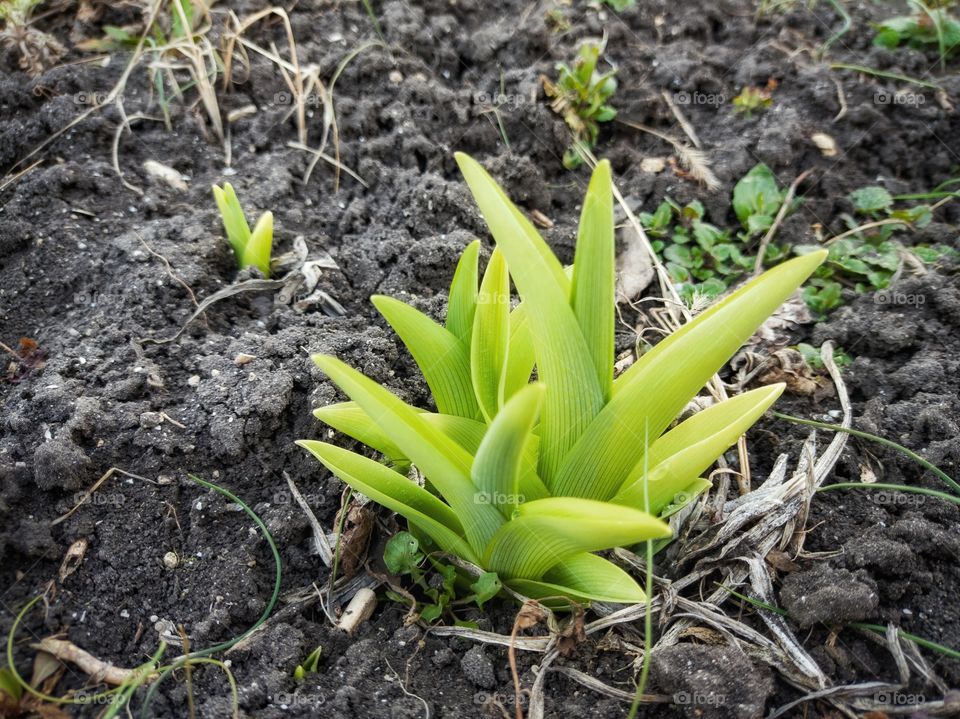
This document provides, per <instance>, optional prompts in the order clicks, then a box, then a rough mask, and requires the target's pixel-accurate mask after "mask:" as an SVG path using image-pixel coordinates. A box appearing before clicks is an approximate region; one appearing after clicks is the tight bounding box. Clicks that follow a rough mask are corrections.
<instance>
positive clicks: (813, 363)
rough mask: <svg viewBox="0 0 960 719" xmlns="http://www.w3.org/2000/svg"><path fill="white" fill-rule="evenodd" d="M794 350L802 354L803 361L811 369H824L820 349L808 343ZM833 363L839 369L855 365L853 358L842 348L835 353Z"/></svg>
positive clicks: (799, 345) (801, 344) (803, 343)
mask: <svg viewBox="0 0 960 719" xmlns="http://www.w3.org/2000/svg"><path fill="white" fill-rule="evenodd" d="M794 349H796V350H797V352H799V353H800V356H801V357H803V361H804V362H806V363H807V366H808V367H810V369H816V370H822V369H824V364H823V358H822V357H821V356H820V348H818V347H814V346H813V345H809V344H807V343H806V342H801V343H800V344H798V345H797V346H796V347H795V348H794ZM833 361H834V363H835V364H836V365H837V367H847V366H849V365H851V364H853V357H851V356H850V355H848V354H847V353H846V352H845V351H844V350H843V349H842V348H840V347H837V348H836V349H835V350H834V351H833Z"/></svg>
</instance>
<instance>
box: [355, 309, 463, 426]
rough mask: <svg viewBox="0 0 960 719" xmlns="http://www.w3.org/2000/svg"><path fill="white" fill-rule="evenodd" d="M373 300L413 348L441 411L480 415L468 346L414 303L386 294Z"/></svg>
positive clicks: (414, 357) (418, 364) (415, 358)
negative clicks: (412, 304)
mask: <svg viewBox="0 0 960 719" xmlns="http://www.w3.org/2000/svg"><path fill="white" fill-rule="evenodd" d="M370 300H371V302H373V304H374V306H375V307H376V308H377V309H378V310H379V311H380V314H381V315H383V317H384V319H385V320H386V321H387V322H389V323H390V326H391V327H393V329H394V331H395V332H396V333H397V334H398V335H399V336H400V339H401V340H402V341H403V343H404V344H405V345H406V346H407V349H408V350H410V354H411V355H413V360H414V361H415V362H416V363H417V366H418V367H419V368H420V371H421V372H422V373H423V378H424V379H425V380H426V381H427V386H429V387H430V392H431V393H432V394H433V401H434V402H436V404H437V411H439V412H441V413H443V414H453V415H457V416H459V417H469V418H474V417H477V416H478V414H479V411H478V408H477V400H476V397H475V396H474V392H473V383H472V380H471V378H470V357H469V351H468V350H467V345H466V344H465V343H464V342H462V341H461V340H459V339H458V338H457V337H456V336H455V335H454V334H453V333H452V332H450V331H449V330H446V329H444V328H443V327H441V326H440V325H438V324H437V323H436V322H434V321H433V320H431V319H430V318H429V317H427V316H426V315H425V314H423V313H422V312H420V311H419V310H417V309H415V308H413V307H411V306H410V305H407V304H405V303H403V302H400V301H399V300H395V299H393V298H392V297H385V296H383V295H374V296H373V297H371V298H370Z"/></svg>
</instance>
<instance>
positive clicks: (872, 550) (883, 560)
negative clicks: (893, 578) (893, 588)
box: [843, 535, 915, 575]
mask: <svg viewBox="0 0 960 719" xmlns="http://www.w3.org/2000/svg"><path fill="white" fill-rule="evenodd" d="M843 555H844V557H845V559H846V564H847V566H848V567H851V568H853V569H861V568H869V569H873V570H877V571H878V572H881V573H884V574H891V575H896V574H897V573H899V572H901V571H902V568H903V566H904V565H906V564H908V563H909V562H911V561H914V559H915V557H914V552H913V550H912V549H910V546H909V545H908V544H905V543H904V542H897V541H894V540H892V539H888V538H887V537H883V536H872V535H866V536H862V537H857V538H855V539H851V540H850V541H849V542H847V543H846V544H844V545H843Z"/></svg>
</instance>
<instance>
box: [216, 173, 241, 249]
mask: <svg viewBox="0 0 960 719" xmlns="http://www.w3.org/2000/svg"><path fill="white" fill-rule="evenodd" d="M212 189H213V198H214V200H216V202H217V208H218V209H219V210H220V219H221V220H223V229H224V231H225V232H226V233H227V240H228V241H229V242H230V246H231V247H232V248H233V254H234V255H236V257H237V264H240V263H241V262H242V261H243V252H244V250H245V249H246V247H247V241H248V240H249V239H250V226H249V225H248V224H247V218H246V217H244V215H243V208H242V207H241V206H240V200H239V199H238V198H237V193H236V191H234V189H233V185H231V184H230V183H229V182H226V183H224V185H223V188H222V189H221V188H220V187H218V186H217V185H214V186H213V188H212Z"/></svg>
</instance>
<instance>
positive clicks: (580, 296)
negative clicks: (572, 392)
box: [570, 160, 616, 400]
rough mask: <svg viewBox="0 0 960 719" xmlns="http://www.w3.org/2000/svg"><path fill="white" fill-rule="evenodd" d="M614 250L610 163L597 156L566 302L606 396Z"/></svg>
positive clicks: (608, 389) (609, 388)
mask: <svg viewBox="0 0 960 719" xmlns="http://www.w3.org/2000/svg"><path fill="white" fill-rule="evenodd" d="M615 254H616V253H615V246H614V238H613V192H612V190H611V181H610V163H609V162H608V161H607V160H602V161H601V162H600V163H599V164H598V165H597V167H596V169H595V170H594V171H593V176H592V177H591V178H590V185H589V187H588V188H587V195H586V197H585V198H584V201H583V211H582V213H581V215H580V227H579V229H578V232H577V251H576V257H575V259H574V263H573V283H572V287H571V294H570V304H571V306H572V307H573V311H574V314H575V315H576V317H577V322H578V323H579V324H580V329H581V330H582V331H583V337H584V339H585V340H586V342H587V347H588V348H589V349H590V354H591V356H592V359H593V365H594V368H595V370H596V373H597V381H598V382H599V383H600V389H601V391H602V392H603V397H604V399H605V400H609V398H610V393H611V391H612V389H613V328H614V310H615V307H616V300H615V298H614V286H615V283H616V267H615Z"/></svg>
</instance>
